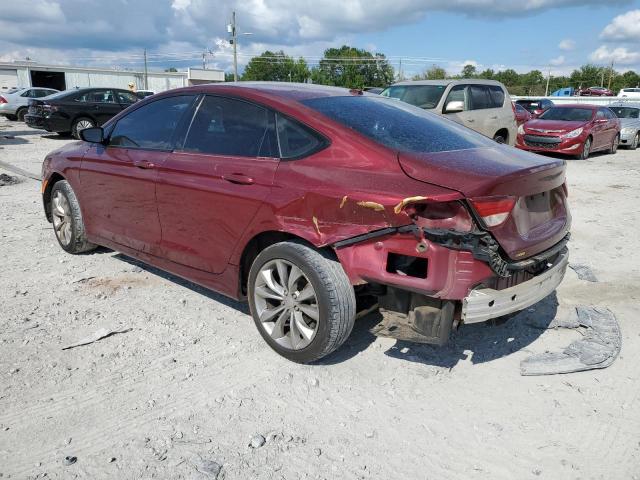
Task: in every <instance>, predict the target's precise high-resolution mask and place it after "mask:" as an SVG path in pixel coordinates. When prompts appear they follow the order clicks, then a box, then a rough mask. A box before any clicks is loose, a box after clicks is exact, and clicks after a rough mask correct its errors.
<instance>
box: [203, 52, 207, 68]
mask: <svg viewBox="0 0 640 480" xmlns="http://www.w3.org/2000/svg"><path fill="white" fill-rule="evenodd" d="M206 55H207V52H202V69H203V70H206V69H207V61H206V60H205V58H206Z"/></svg>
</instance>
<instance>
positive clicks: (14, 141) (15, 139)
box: [0, 132, 29, 145]
mask: <svg viewBox="0 0 640 480" xmlns="http://www.w3.org/2000/svg"><path fill="white" fill-rule="evenodd" d="M25 143H29V140H27V139H26V138H21V137H19V136H16V135H14V134H13V132H11V133H0V145H23V144H25Z"/></svg>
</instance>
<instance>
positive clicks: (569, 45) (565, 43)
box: [558, 38, 576, 52]
mask: <svg viewBox="0 0 640 480" xmlns="http://www.w3.org/2000/svg"><path fill="white" fill-rule="evenodd" d="M558 48H559V49H560V50H564V51H567V52H568V51H569V50H573V49H574V48H576V42H575V41H574V40H572V39H570V38H565V39H564V40H562V41H560V43H559V44H558Z"/></svg>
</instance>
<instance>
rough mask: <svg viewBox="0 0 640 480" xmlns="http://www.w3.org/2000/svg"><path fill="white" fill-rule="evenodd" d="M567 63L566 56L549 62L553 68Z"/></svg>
mask: <svg viewBox="0 0 640 480" xmlns="http://www.w3.org/2000/svg"><path fill="white" fill-rule="evenodd" d="M564 62H565V58H564V55H560V56H559V57H556V58H552V59H551V60H549V64H551V65H553V66H556V67H557V66H560V65H563V64H564Z"/></svg>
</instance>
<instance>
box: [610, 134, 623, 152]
mask: <svg viewBox="0 0 640 480" xmlns="http://www.w3.org/2000/svg"><path fill="white" fill-rule="evenodd" d="M618 145H620V135H616V136H615V137H614V139H613V142H612V143H611V146H610V147H609V150H607V153H610V154H614V153H616V152H617V151H618Z"/></svg>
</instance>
